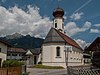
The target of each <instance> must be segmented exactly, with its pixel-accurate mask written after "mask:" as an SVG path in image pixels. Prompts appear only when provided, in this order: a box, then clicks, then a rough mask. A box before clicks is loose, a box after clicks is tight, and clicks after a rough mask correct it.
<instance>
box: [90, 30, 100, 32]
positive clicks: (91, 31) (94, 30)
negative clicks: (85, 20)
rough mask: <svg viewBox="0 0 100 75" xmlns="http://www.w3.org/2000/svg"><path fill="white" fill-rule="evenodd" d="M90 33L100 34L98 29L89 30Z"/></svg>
mask: <svg viewBox="0 0 100 75" xmlns="http://www.w3.org/2000/svg"><path fill="white" fill-rule="evenodd" d="M90 33H100V30H98V29H91V30H90Z"/></svg>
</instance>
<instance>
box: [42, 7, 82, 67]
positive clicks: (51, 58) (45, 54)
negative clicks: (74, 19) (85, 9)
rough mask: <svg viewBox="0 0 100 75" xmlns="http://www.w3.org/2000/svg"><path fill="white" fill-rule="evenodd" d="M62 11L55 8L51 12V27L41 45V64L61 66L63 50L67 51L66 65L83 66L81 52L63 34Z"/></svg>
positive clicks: (78, 47)
mask: <svg viewBox="0 0 100 75" xmlns="http://www.w3.org/2000/svg"><path fill="white" fill-rule="evenodd" d="M63 15H64V10H63V9H62V8H56V9H55V10H54V11H53V16H54V21H53V27H52V28H51V29H50V31H49V33H48V34H47V36H46V38H45V40H44V42H43V44H42V64H43V65H47V66H63V67H66V62H65V56H66V55H65V54H66V53H65V51H64V50H65V48H66V49H67V50H70V51H68V53H67V54H68V65H69V66H77V65H83V50H82V48H81V47H80V46H79V45H78V44H77V43H76V42H75V41H74V40H73V39H71V38H70V37H68V36H67V35H65V33H64V18H63Z"/></svg>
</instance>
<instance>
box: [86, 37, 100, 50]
mask: <svg viewBox="0 0 100 75" xmlns="http://www.w3.org/2000/svg"><path fill="white" fill-rule="evenodd" d="M98 50H100V37H97V38H96V39H95V40H94V41H93V42H92V43H91V44H90V45H89V47H87V48H86V49H85V51H98Z"/></svg>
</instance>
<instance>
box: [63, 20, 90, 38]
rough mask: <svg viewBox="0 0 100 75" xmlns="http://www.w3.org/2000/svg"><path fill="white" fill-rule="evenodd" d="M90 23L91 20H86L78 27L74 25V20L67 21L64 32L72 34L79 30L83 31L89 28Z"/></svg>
mask: <svg viewBox="0 0 100 75" xmlns="http://www.w3.org/2000/svg"><path fill="white" fill-rule="evenodd" d="M91 25H92V24H91V22H88V21H86V22H85V23H84V25H83V27H81V28H80V27H78V26H77V25H76V23H75V22H69V23H67V24H66V26H65V32H66V34H67V35H69V36H73V35H75V34H77V33H79V32H84V31H86V30H88V29H90V27H91Z"/></svg>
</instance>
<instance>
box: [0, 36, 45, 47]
mask: <svg viewBox="0 0 100 75" xmlns="http://www.w3.org/2000/svg"><path fill="white" fill-rule="evenodd" d="M17 35H19V34H17ZM17 35H15V34H14V35H9V37H8V35H7V36H6V37H1V39H3V40H5V41H7V42H8V43H10V44H11V45H12V46H13V47H20V48H23V49H33V48H40V47H41V45H42V43H43V40H44V39H42V38H36V37H32V36H30V35H26V36H23V35H21V34H20V35H19V36H17Z"/></svg>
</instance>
